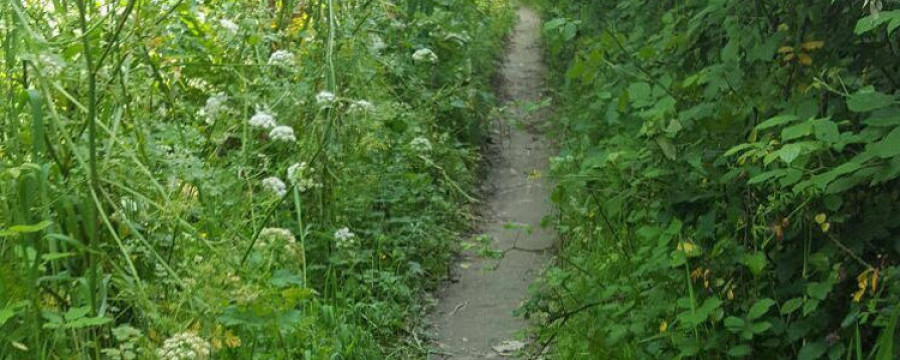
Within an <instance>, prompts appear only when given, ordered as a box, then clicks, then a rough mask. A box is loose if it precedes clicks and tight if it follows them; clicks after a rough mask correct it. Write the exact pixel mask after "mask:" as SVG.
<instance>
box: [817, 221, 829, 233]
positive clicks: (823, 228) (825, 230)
mask: <svg viewBox="0 0 900 360" xmlns="http://www.w3.org/2000/svg"><path fill="white" fill-rule="evenodd" d="M819 226H820V227H821V228H822V232H823V233H827V232H828V230H831V223H824V224H822V225H819Z"/></svg>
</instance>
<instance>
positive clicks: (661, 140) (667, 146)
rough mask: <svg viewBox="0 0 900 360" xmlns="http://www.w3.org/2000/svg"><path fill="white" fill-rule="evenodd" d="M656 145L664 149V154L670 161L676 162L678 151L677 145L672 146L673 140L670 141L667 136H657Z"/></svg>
mask: <svg viewBox="0 0 900 360" xmlns="http://www.w3.org/2000/svg"><path fill="white" fill-rule="evenodd" d="M656 144H658V145H659V148H660V149H662V151H663V154H665V155H666V157H667V158H669V160H675V157H676V155H677V154H676V151H677V150H676V149H675V144H672V140H669V138H667V137H665V136H657V137H656Z"/></svg>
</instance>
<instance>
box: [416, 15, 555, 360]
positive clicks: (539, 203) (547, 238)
mask: <svg viewBox="0 0 900 360" xmlns="http://www.w3.org/2000/svg"><path fill="white" fill-rule="evenodd" d="M518 17H519V21H518V24H517V25H516V27H515V29H514V30H513V33H512V34H511V38H510V43H509V46H508V50H507V53H506V56H505V60H504V64H503V68H502V70H501V72H502V76H503V82H502V85H501V88H500V89H498V91H500V92H501V93H502V95H503V96H504V98H505V102H506V106H507V108H508V109H509V111H508V118H507V119H504V121H503V122H502V123H501V124H498V125H497V126H498V128H497V130H496V131H495V132H494V139H493V143H494V145H495V146H494V147H495V149H493V151H494V152H495V153H494V154H493V156H492V158H491V163H492V168H491V170H490V173H489V175H488V178H487V180H486V181H487V183H486V187H487V188H488V191H487V193H488V194H489V195H488V197H487V199H486V201H487V203H486V204H485V209H484V215H483V218H482V222H483V223H482V224H480V225H479V226H478V227H477V229H478V231H480V233H481V234H486V235H489V236H490V237H491V238H493V243H492V245H491V247H492V248H493V249H496V250H499V251H502V252H503V253H504V255H503V257H502V258H500V259H488V258H482V257H478V256H477V255H475V254H474V250H470V251H466V253H464V254H463V257H462V259H461V260H460V262H459V263H458V264H457V265H456V268H455V269H454V271H453V276H454V278H455V281H454V282H452V283H450V284H449V285H448V286H447V287H446V288H444V289H443V290H441V291H440V292H439V293H438V297H439V299H440V302H439V304H438V306H437V310H436V311H435V313H434V314H433V316H432V322H433V323H434V324H435V328H436V329H435V330H436V332H437V334H438V336H437V340H436V343H435V344H433V349H434V350H433V351H432V354H431V356H430V357H429V360H470V359H494V358H502V357H505V356H508V355H510V354H511V353H513V352H515V350H516V349H519V348H521V347H522V346H523V345H524V344H523V343H521V342H519V340H520V336H519V335H520V334H521V333H522V331H523V330H524V329H525V325H526V324H525V322H524V321H523V320H522V319H521V318H518V317H516V316H514V315H513V311H514V310H515V309H516V308H518V307H519V305H520V304H521V303H522V301H523V300H525V299H526V298H527V296H528V286H529V285H530V284H531V283H532V281H533V280H534V279H535V277H536V275H537V274H538V273H539V272H540V270H541V269H542V268H543V266H544V264H545V263H546V262H547V261H548V260H549V257H550V251H551V247H552V245H553V243H554V240H555V235H554V234H553V232H552V231H551V230H549V229H542V228H541V226H540V223H541V220H542V219H543V218H544V216H545V215H547V214H549V212H550V210H551V204H550V197H549V191H550V184H549V182H548V181H547V180H546V174H547V160H548V157H549V155H550V146H549V144H548V141H547V140H546V139H545V137H544V135H543V134H542V133H540V131H539V130H538V129H540V128H541V127H542V126H541V121H543V117H542V116H541V115H540V112H538V113H537V114H533V113H529V112H528V111H526V110H525V108H526V104H528V103H531V102H536V101H539V100H540V99H541V94H542V91H543V89H544V75H545V69H544V64H543V62H542V59H541V56H542V50H541V48H540V42H539V29H540V24H541V22H540V18H539V16H538V15H537V13H536V12H535V11H533V10H532V9H529V8H527V7H520V8H519V10H518Z"/></svg>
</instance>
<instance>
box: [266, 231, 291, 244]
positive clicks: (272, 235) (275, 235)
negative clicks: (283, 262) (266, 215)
mask: <svg viewBox="0 0 900 360" xmlns="http://www.w3.org/2000/svg"><path fill="white" fill-rule="evenodd" d="M259 237H260V238H261V239H264V240H268V241H270V242H284V243H287V244H289V245H290V244H296V243H297V238H295V237H294V234H293V233H291V231H290V230H288V229H283V228H265V229H262V231H260V233H259Z"/></svg>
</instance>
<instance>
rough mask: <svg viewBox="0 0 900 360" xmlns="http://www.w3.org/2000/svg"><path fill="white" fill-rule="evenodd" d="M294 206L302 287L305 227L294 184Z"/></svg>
mask: <svg viewBox="0 0 900 360" xmlns="http://www.w3.org/2000/svg"><path fill="white" fill-rule="evenodd" d="M294 208H295V209H296V210H297V227H298V228H299V230H300V271H301V272H302V273H303V287H305V288H308V287H309V286H308V285H307V283H306V229H305V227H304V226H303V206H302V203H301V202H300V190H298V189H297V187H296V186H294Z"/></svg>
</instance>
